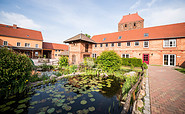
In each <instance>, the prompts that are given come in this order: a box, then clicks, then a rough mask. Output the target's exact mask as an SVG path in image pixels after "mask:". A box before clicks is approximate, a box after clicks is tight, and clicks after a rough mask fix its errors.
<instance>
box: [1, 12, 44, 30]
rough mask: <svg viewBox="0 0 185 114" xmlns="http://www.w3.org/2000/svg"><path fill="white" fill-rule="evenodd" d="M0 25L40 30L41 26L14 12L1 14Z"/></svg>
mask: <svg viewBox="0 0 185 114" xmlns="http://www.w3.org/2000/svg"><path fill="white" fill-rule="evenodd" d="M0 23H4V24H8V25H13V24H17V26H18V27H24V28H29V29H40V28H41V26H40V25H38V24H36V23H35V22H34V21H33V20H32V19H29V18H27V17H26V16H24V15H22V14H18V13H13V12H4V11H1V12H0Z"/></svg>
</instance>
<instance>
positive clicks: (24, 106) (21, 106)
mask: <svg viewBox="0 0 185 114" xmlns="http://www.w3.org/2000/svg"><path fill="white" fill-rule="evenodd" d="M17 108H18V109H20V108H26V105H25V104H21V105H19V106H18V107H17Z"/></svg>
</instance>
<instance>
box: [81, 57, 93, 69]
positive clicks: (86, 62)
mask: <svg viewBox="0 0 185 114" xmlns="http://www.w3.org/2000/svg"><path fill="white" fill-rule="evenodd" d="M83 64H84V66H87V67H89V68H92V67H93V66H94V65H95V63H94V58H90V57H86V58H84V61H83Z"/></svg>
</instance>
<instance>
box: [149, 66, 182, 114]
mask: <svg viewBox="0 0 185 114" xmlns="http://www.w3.org/2000/svg"><path fill="white" fill-rule="evenodd" d="M148 73H149V86H150V103H151V113H152V114H156V113H160V114H161V113H162V114H171V113H176V114H183V113H185V74H182V73H180V72H178V71H176V70H173V67H164V66H149V70H148Z"/></svg>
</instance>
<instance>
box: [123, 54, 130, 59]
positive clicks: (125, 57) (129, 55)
mask: <svg viewBox="0 0 185 114" xmlns="http://www.w3.org/2000/svg"><path fill="white" fill-rule="evenodd" d="M123 55H124V56H125V57H123ZM127 55H128V58H130V54H125V53H123V54H121V58H126V57H127Z"/></svg>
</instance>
